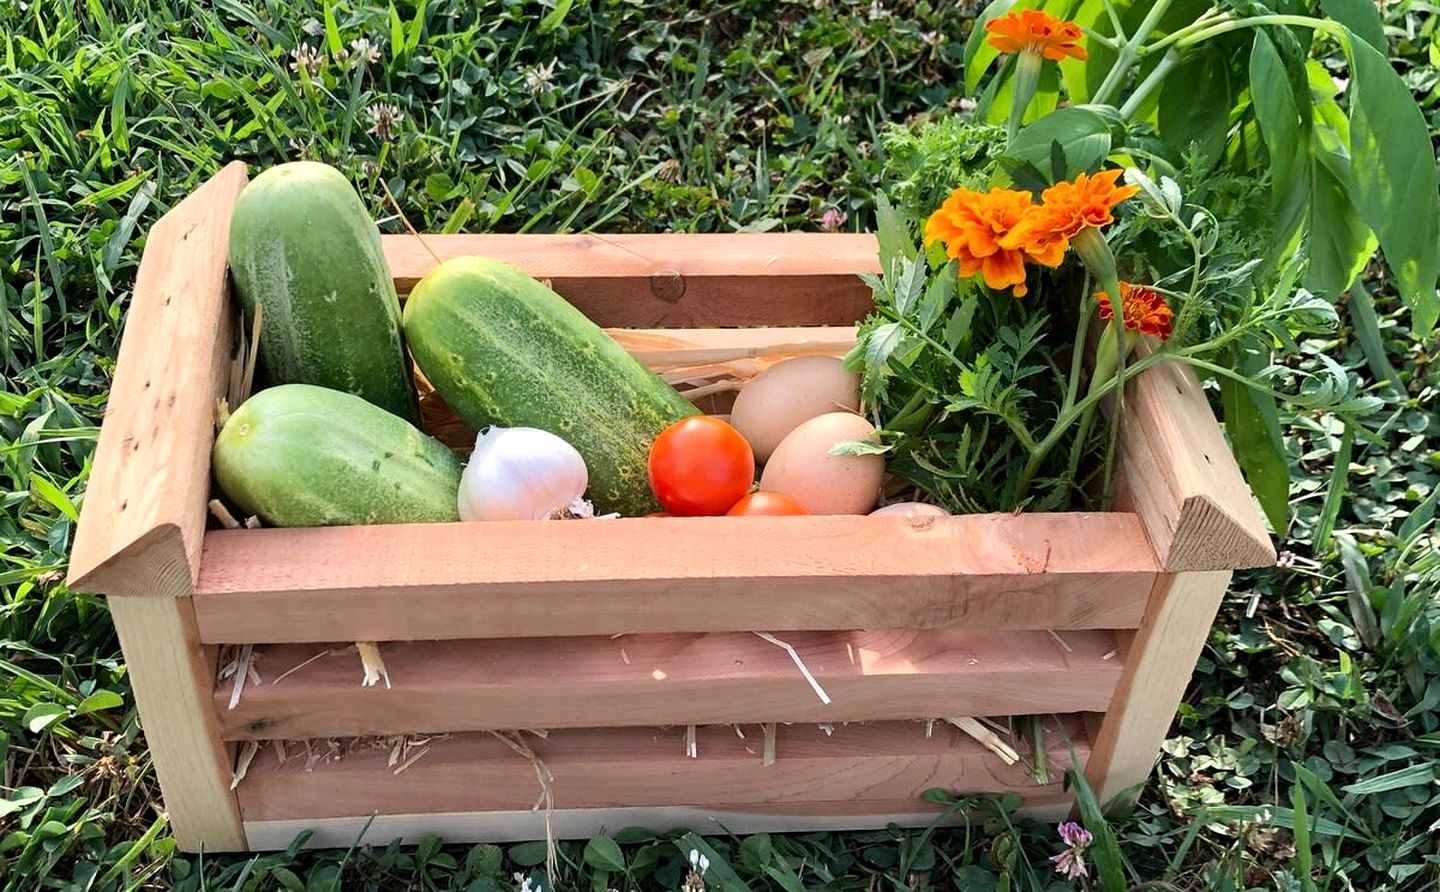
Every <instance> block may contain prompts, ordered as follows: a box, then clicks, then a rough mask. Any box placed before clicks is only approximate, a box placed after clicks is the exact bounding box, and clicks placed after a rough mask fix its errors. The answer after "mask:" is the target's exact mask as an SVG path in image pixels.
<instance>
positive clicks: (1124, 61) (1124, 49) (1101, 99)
mask: <svg viewBox="0 0 1440 892" xmlns="http://www.w3.org/2000/svg"><path fill="white" fill-rule="evenodd" d="M1169 8H1170V0H1155V3H1154V5H1152V6H1151V7H1150V12H1149V14H1148V15H1146V16H1145V20H1144V21H1143V22H1141V23H1140V27H1139V28H1137V29H1136V30H1135V33H1134V34H1131V35H1130V38H1129V39H1128V40H1126V41H1125V44H1124V45H1123V46H1121V47H1120V54H1119V57H1118V58H1117V59H1116V60H1115V64H1114V65H1113V66H1111V68H1110V73H1109V74H1107V75H1105V80H1104V81H1102V82H1101V84H1100V89H1098V90H1096V91H1095V94H1094V95H1093V96H1091V97H1090V101H1091V102H1092V103H1094V104H1096V105H1104V104H1105V103H1108V102H1109V101H1110V97H1111V96H1112V95H1113V94H1114V93H1115V91H1116V90H1118V89H1120V85H1121V84H1122V83H1123V82H1124V81H1125V76H1126V75H1127V74H1129V73H1130V69H1131V68H1133V67H1135V63H1136V62H1138V61H1140V58H1141V48H1142V46H1143V45H1144V43H1145V39H1146V38H1147V37H1149V36H1150V32H1152V31H1154V30H1155V26H1156V25H1158V24H1159V23H1160V17H1161V16H1163V15H1165V11H1166V10H1168V9H1169Z"/></svg>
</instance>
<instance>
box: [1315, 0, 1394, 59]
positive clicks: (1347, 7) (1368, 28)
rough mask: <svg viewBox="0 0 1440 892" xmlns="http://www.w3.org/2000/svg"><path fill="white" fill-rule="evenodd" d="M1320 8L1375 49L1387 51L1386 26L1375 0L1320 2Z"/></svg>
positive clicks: (1323, 0)
mask: <svg viewBox="0 0 1440 892" xmlns="http://www.w3.org/2000/svg"><path fill="white" fill-rule="evenodd" d="M1320 8H1321V9H1322V10H1324V11H1325V14H1326V15H1327V16H1329V17H1330V18H1332V19H1334V20H1335V21H1337V22H1339V23H1340V24H1342V25H1344V26H1345V27H1346V28H1349V29H1350V31H1351V32H1352V33H1354V34H1355V35H1356V36H1357V37H1359V38H1360V39H1361V40H1364V41H1365V42H1366V43H1368V44H1370V45H1371V46H1372V47H1374V48H1375V49H1377V50H1379V51H1380V52H1382V53H1383V52H1386V51H1387V49H1388V47H1387V46H1386V43H1385V24H1384V22H1382V21H1381V19H1380V10H1379V9H1378V8H1377V7H1376V5H1375V0H1320Z"/></svg>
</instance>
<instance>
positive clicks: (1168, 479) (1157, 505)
mask: <svg viewBox="0 0 1440 892" xmlns="http://www.w3.org/2000/svg"><path fill="white" fill-rule="evenodd" d="M1150 349H1151V346H1150V345H1142V346H1141V347H1140V348H1139V352H1138V355H1145V354H1146V353H1148V351H1149V350H1150ZM1119 461H1120V465H1119V467H1120V480H1119V483H1120V487H1121V493H1120V495H1121V501H1120V504H1121V505H1122V507H1125V508H1127V509H1129V510H1134V511H1135V512H1136V513H1137V514H1139V516H1140V519H1141V521H1142V522H1143V523H1144V524H1145V531H1146V533H1147V534H1148V535H1149V536H1150V541H1151V543H1152V544H1153V545H1154V548H1155V553H1156V554H1157V555H1159V559H1160V564H1161V567H1162V568H1163V569H1165V570H1166V571H1169V572H1172V573H1174V572H1181V571H1190V570H1237V569H1241V568H1245V567H1266V566H1272V565H1273V564H1274V563H1275V547H1274V545H1273V544H1272V543H1271V541H1270V534H1269V533H1268V532H1267V531H1266V527H1265V519H1264V517H1263V516H1262V515H1261V513H1260V509H1259V506H1258V505H1256V503H1255V497H1254V496H1253V495H1251V493H1250V487H1249V486H1248V485H1246V483H1245V479H1244V477H1243V476H1242V475H1241V473H1240V468H1239V467H1238V466H1237V465H1236V464H1235V457H1234V455H1233V454H1232V453H1231V452H1230V447H1229V446H1228V445H1227V444H1226V442H1225V436H1224V434H1223V433H1221V431H1220V427H1219V425H1218V424H1216V423H1215V415H1214V413H1213V412H1212V411H1211V409H1210V403H1209V401H1208V400H1206V398H1205V392H1204V390H1203V388H1201V386H1200V382H1199V381H1198V380H1197V379H1196V377H1195V374H1194V373H1193V372H1192V371H1191V369H1190V367H1189V366H1187V365H1184V364H1183V363H1179V362H1166V363H1160V364H1159V365H1156V366H1152V367H1151V368H1150V369H1148V370H1146V371H1145V372H1143V373H1141V374H1140V376H1139V377H1138V378H1136V379H1135V380H1134V381H1132V382H1130V383H1129V384H1128V385H1127V386H1126V395H1125V408H1124V412H1123V413H1122V417H1121V427H1120V457H1119Z"/></svg>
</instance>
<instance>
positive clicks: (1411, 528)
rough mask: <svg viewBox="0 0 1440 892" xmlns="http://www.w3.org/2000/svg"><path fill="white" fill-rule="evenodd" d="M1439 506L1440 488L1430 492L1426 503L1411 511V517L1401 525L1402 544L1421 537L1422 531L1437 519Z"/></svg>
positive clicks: (1399, 533) (1438, 532) (1399, 534)
mask: <svg viewBox="0 0 1440 892" xmlns="http://www.w3.org/2000/svg"><path fill="white" fill-rule="evenodd" d="M1437 504H1440V486H1437V487H1435V488H1434V489H1432V490H1430V495H1429V496H1427V497H1426V498H1425V501H1423V502H1421V503H1420V506H1419V507H1418V508H1416V509H1415V510H1414V511H1411V512H1410V516H1409V517H1407V518H1405V522H1404V523H1402V524H1400V530H1399V532H1398V533H1397V535H1398V536H1399V537H1400V541H1401V542H1406V543H1408V542H1409V541H1410V540H1411V539H1412V538H1413V537H1415V536H1417V535H1419V533H1420V531H1421V530H1423V529H1425V528H1426V527H1428V526H1429V525H1430V521H1432V520H1434V519H1435V508H1436V505H1437ZM1437 534H1440V531H1437Z"/></svg>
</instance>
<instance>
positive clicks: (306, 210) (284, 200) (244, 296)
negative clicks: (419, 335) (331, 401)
mask: <svg viewBox="0 0 1440 892" xmlns="http://www.w3.org/2000/svg"><path fill="white" fill-rule="evenodd" d="M230 270H231V273H232V275H233V276H234V279H235V291H236V294H237V295H238V296H239V298H240V303H241V305H242V306H243V307H244V308H245V314H246V316H247V318H249V319H250V320H252V322H253V320H254V317H255V308H256V307H257V306H261V307H264V315H263V317H262V319H261V323H260V326H261V331H260V371H261V375H262V378H263V379H264V380H265V382H266V383H268V384H291V383H299V384H317V385H319V386H321V387H330V388H333V389H335V390H343V391H345V392H346V393H353V394H355V395H356V396H359V397H363V398H365V399H367V400H369V401H370V402H372V403H374V404H375V405H377V406H379V407H381V408H382V409H388V410H389V411H391V412H394V413H395V414H396V415H399V416H401V417H404V418H410V419H412V420H413V419H415V418H416V417H417V415H416V408H415V397H414V393H413V390H412V387H411V377H410V369H409V366H408V365H407V364H406V362H405V348H404V346H403V345H402V343H401V340H400V302H399V299H398V298H396V296H395V282H394V280H393V279H391V278H390V270H389V268H388V267H387V266H386V264H385V255H384V254H382V253H381V251H380V230H379V229H378V228H376V226H375V221H374V220H372V219H370V215H369V214H368V213H367V212H366V210H365V205H364V204H363V203H361V201H360V196H359V195H357V194H355V190H354V188H352V187H351V185H350V182H349V181H348V180H346V179H345V176H344V175H343V174H342V173H340V171H338V170H336V169H335V168H333V167H330V166H329V165H328V164H320V163H317V162H314V161H295V162H292V163H289V164H280V165H277V166H275V167H272V168H270V169H269V170H266V171H265V172H264V173H262V174H260V175H259V176H257V177H256V178H255V179H254V180H252V181H251V182H250V185H248V186H246V187H245V190H244V191H243V192H241V193H240V199H239V200H238V201H237V202H236V203H235V211H234V213H233V215H232V216H231V218H230Z"/></svg>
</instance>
